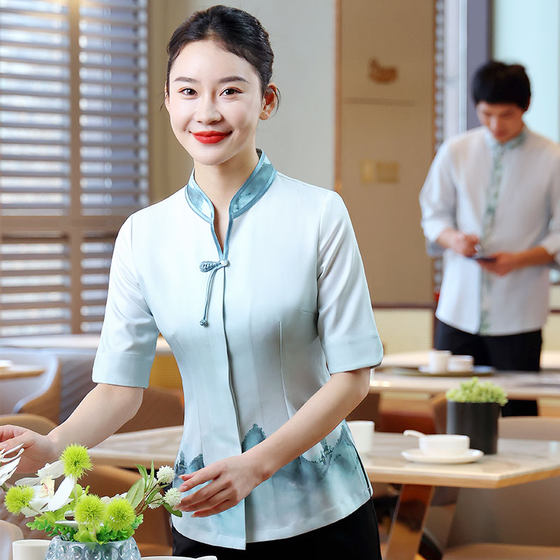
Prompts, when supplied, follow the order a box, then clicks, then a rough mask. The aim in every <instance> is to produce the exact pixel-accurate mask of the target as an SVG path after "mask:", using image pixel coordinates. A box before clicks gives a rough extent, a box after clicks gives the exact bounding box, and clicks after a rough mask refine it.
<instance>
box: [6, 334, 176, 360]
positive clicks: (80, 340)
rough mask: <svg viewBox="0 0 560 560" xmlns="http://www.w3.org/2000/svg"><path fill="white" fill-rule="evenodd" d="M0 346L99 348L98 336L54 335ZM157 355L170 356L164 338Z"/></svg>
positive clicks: (14, 340)
mask: <svg viewBox="0 0 560 560" xmlns="http://www.w3.org/2000/svg"><path fill="white" fill-rule="evenodd" d="M0 346H10V347H15V348H49V349H61V350H62V349H64V350H86V351H92V352H95V351H96V350H97V347H98V346H99V335H98V334H56V335H50V336H18V337H10V338H0ZM156 353H157V354H162V355H166V354H169V355H170V354H171V348H169V344H167V342H166V341H165V339H164V338H162V337H159V338H158V340H157V344H156Z"/></svg>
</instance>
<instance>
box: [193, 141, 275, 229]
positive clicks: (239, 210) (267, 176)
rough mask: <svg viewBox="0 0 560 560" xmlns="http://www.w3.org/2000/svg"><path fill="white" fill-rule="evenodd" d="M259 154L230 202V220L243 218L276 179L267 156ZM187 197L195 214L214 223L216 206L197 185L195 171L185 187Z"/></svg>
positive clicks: (258, 151) (262, 153) (259, 152)
mask: <svg viewBox="0 0 560 560" xmlns="http://www.w3.org/2000/svg"><path fill="white" fill-rule="evenodd" d="M257 153H258V154H259V162H258V163H257V166H256V167H255V169H253V172H252V173H251V175H249V177H248V179H247V180H246V181H245V183H243V185H241V187H240V188H239V190H238V191H237V192H236V193H235V196H234V197H233V198H232V200H231V202H230V205H229V216H230V220H231V219H235V218H237V217H239V216H241V214H243V212H246V211H247V210H249V208H251V207H252V206H253V205H254V204H256V203H257V202H258V201H259V199H260V198H262V196H263V195H264V194H265V193H266V191H267V190H268V188H269V187H270V185H271V184H272V181H274V179H275V177H276V174H277V171H276V169H275V168H274V166H273V165H272V164H271V163H270V161H269V159H268V158H267V157H266V154H265V153H264V152H261V151H260V150H257ZM185 197H186V199H187V202H188V203H189V206H190V207H191V208H192V209H193V210H194V212H196V213H197V214H198V215H199V216H200V217H201V218H202V219H203V220H205V221H207V222H208V223H210V224H213V223H214V206H213V204H212V202H211V201H210V199H209V198H208V197H207V196H206V193H205V192H204V191H203V190H202V189H201V188H200V187H199V186H198V184H197V183H196V180H195V178H194V171H193V172H192V173H191V176H190V179H189V182H188V183H187V186H186V187H185Z"/></svg>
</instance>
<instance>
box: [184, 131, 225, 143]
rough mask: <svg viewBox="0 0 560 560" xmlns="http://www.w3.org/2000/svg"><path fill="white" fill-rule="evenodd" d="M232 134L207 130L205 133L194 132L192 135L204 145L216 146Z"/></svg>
mask: <svg viewBox="0 0 560 560" xmlns="http://www.w3.org/2000/svg"><path fill="white" fill-rule="evenodd" d="M230 134H231V132H219V131H217V130H205V131H203V132H193V133H192V135H193V136H194V137H195V138H196V139H197V140H198V141H199V142H202V144H216V143H217V142H221V141H222V140H223V139H224V138H226V136H229V135H230Z"/></svg>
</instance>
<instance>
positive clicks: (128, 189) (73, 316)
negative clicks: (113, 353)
mask: <svg viewBox="0 0 560 560" xmlns="http://www.w3.org/2000/svg"><path fill="white" fill-rule="evenodd" d="M146 2H147V0H79V1H78V0H0V336H15V335H22V334H63V333H91V332H98V331H99V330H100V328H101V323H102V320H103V314H104V308H105V300H106V296H107V282H108V276H109V265H110V260H111V255H112V250H113V242H114V239H115V236H116V233H117V231H118V229H119V227H120V226H121V224H122V222H123V221H124V220H125V219H126V217H127V216H128V215H129V214H131V213H132V212H133V211H135V210H137V209H138V208H141V207H142V206H145V205H146V204H147V202H148V199H147V193H148V165H147V162H148V151H147V148H148V147H147V142H148V136H147V132H148V131H147V68H146V66H147V21H146V18H147V6H146Z"/></svg>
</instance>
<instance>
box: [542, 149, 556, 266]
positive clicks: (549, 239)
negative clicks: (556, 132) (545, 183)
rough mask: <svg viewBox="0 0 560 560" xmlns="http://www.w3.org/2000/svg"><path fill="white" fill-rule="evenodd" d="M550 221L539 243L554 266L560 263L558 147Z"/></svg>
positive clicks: (553, 172)
mask: <svg viewBox="0 0 560 560" xmlns="http://www.w3.org/2000/svg"><path fill="white" fill-rule="evenodd" d="M549 207H550V221H549V223H548V230H547V233H546V235H545V237H544V239H543V240H542V241H541V242H540V243H539V245H541V246H542V247H544V248H545V249H546V250H547V252H548V253H549V254H550V255H553V256H554V264H553V266H554V267H555V268H558V265H560V148H556V149H555V159H554V165H553V171H552V173H551V186H550V194H549Z"/></svg>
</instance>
